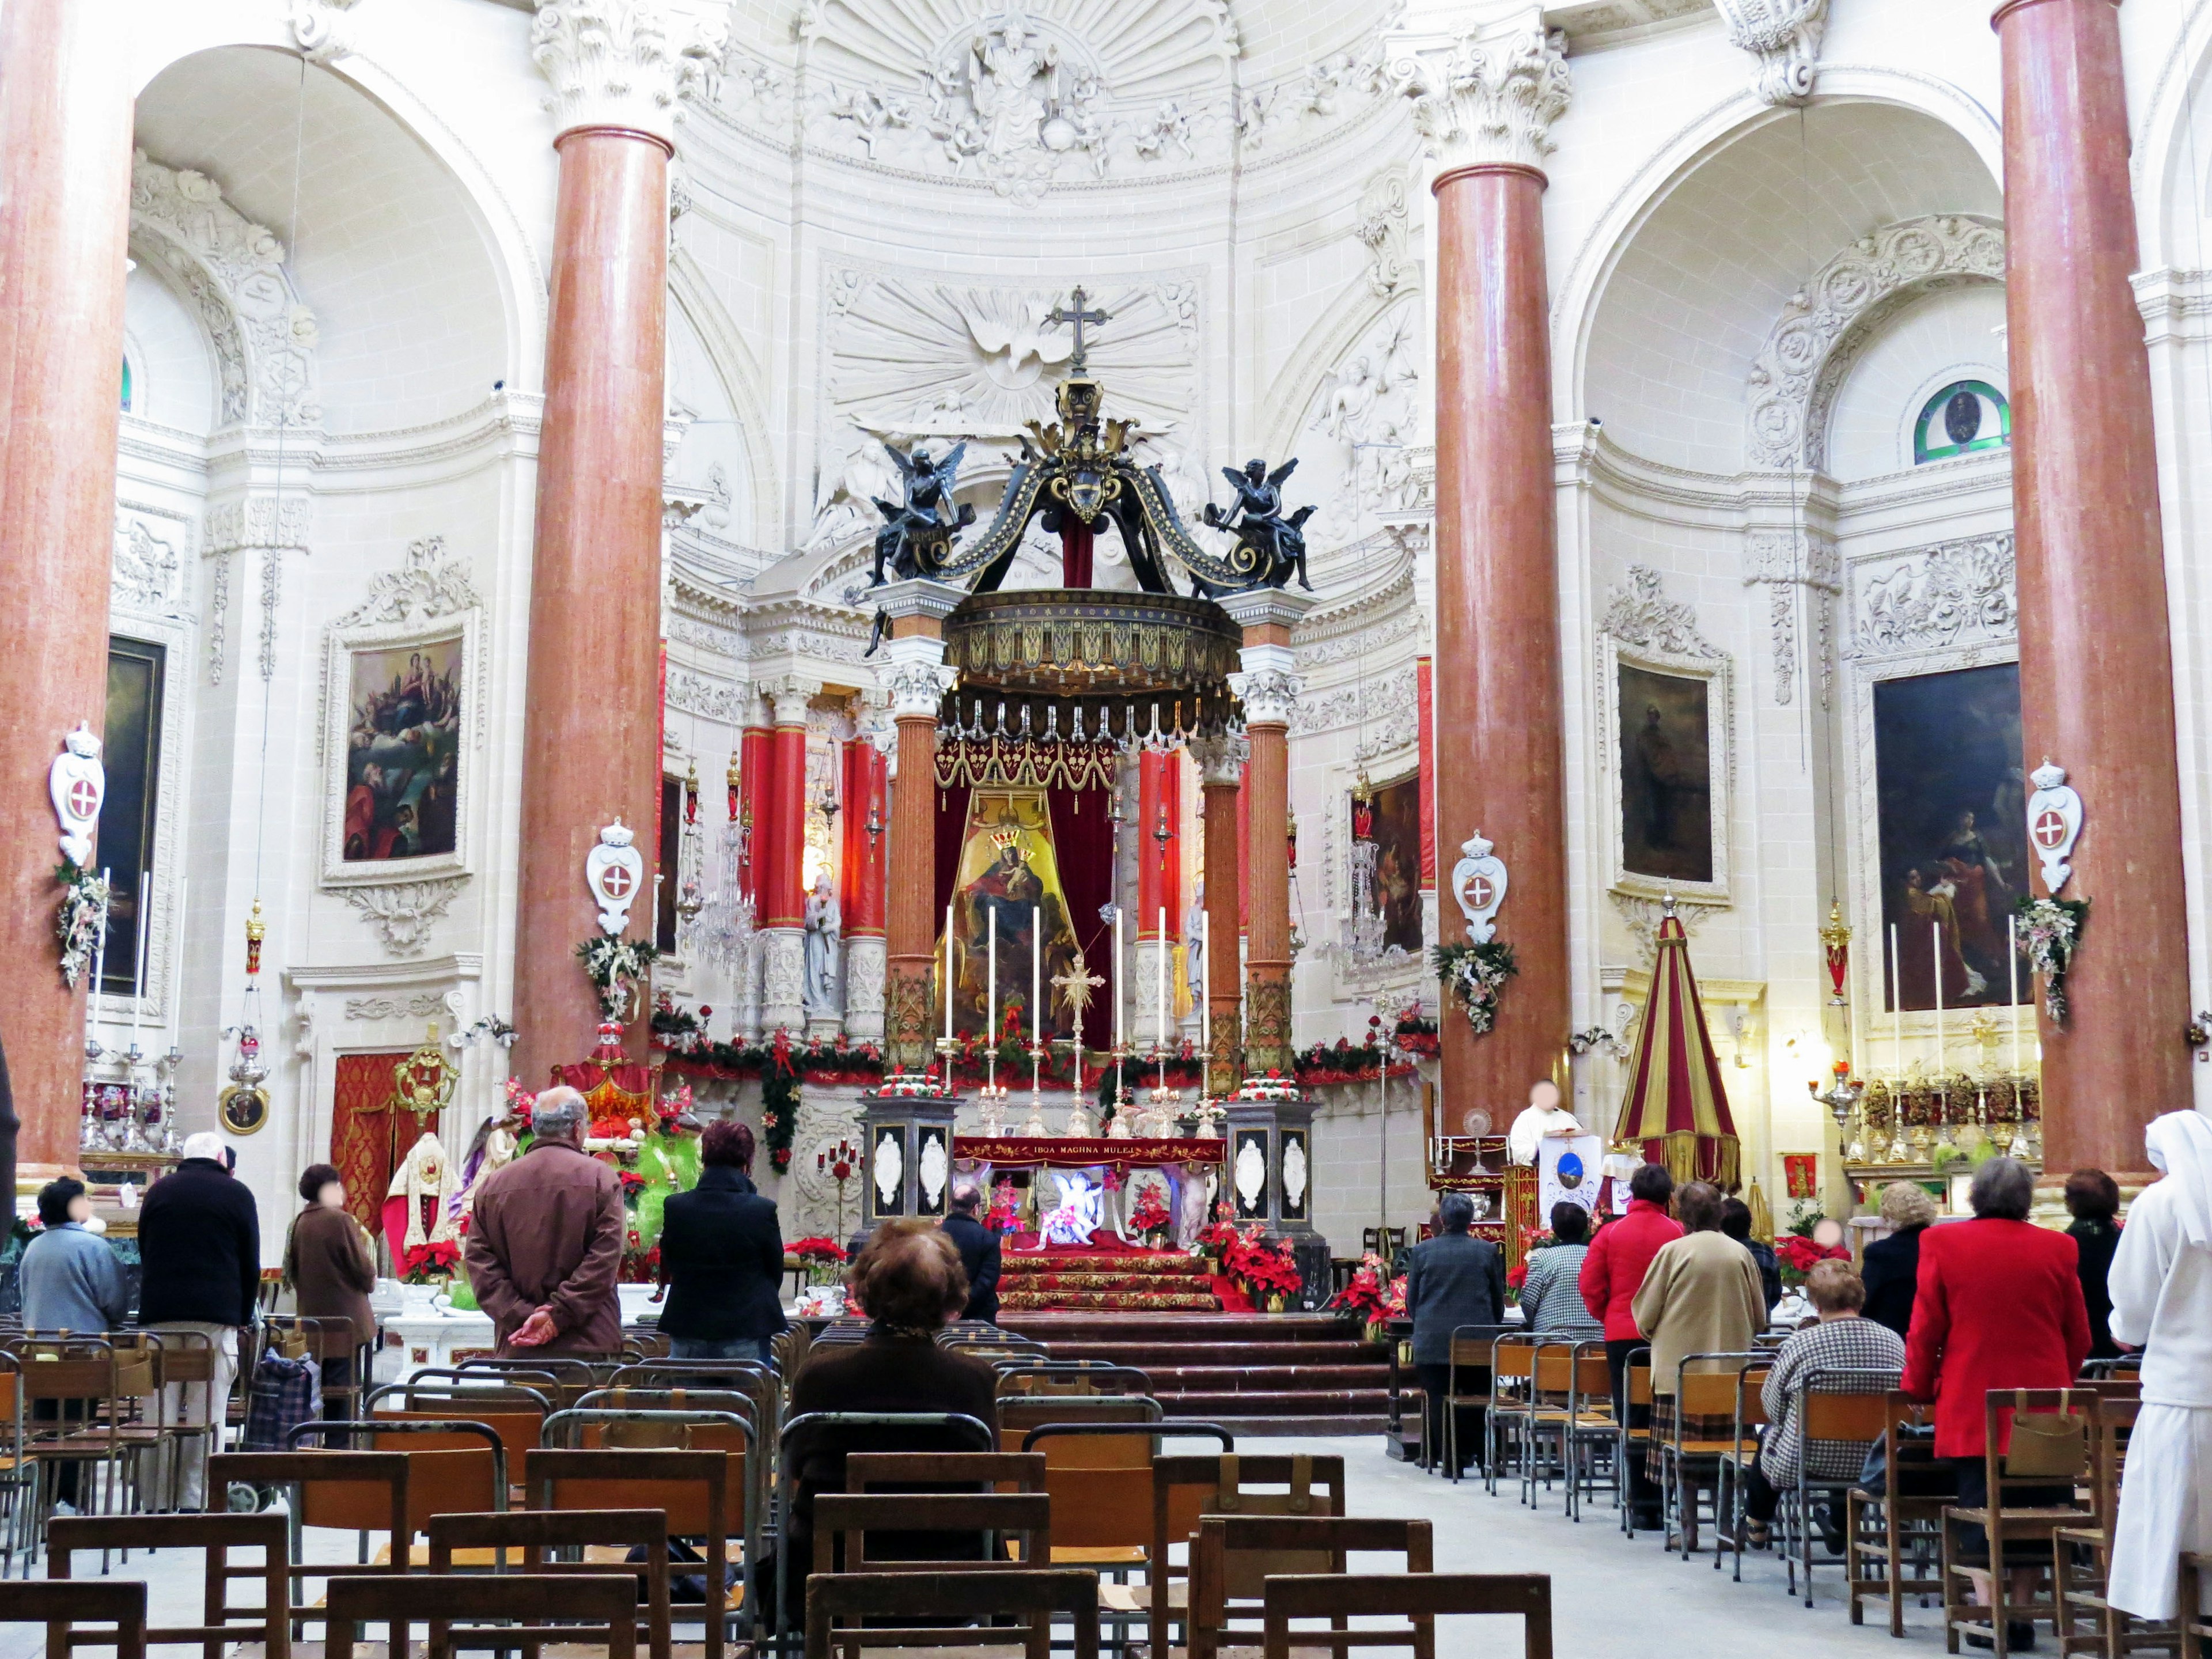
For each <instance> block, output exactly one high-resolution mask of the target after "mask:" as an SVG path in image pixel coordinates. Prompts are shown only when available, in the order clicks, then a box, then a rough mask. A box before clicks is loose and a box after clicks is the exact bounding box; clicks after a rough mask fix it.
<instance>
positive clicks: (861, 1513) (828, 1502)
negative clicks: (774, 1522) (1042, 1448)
mask: <svg viewBox="0 0 2212 1659" xmlns="http://www.w3.org/2000/svg"><path fill="white" fill-rule="evenodd" d="M886 1533H896V1534H901V1535H902V1536H901V1547H900V1553H899V1554H898V1555H897V1556H896V1559H876V1558H874V1557H872V1556H870V1555H869V1553H867V1541H868V1535H869V1534H877V1535H878V1537H880V1536H881V1535H882V1534H886ZM1015 1533H1018V1534H1021V1537H1022V1556H1021V1559H1022V1560H1023V1561H1024V1562H1028V1563H1030V1564H1031V1565H1034V1564H1036V1563H1037V1562H1045V1563H1049V1562H1050V1561H1051V1560H1052V1542H1053V1539H1052V1499H1051V1498H1049V1497H1048V1496H1047V1495H1046V1494H1044V1493H1043V1492H865V1493H863V1492H823V1493H821V1494H820V1495H818V1496H817V1498H815V1500H814V1571H816V1572H832V1571H837V1570H838V1567H839V1560H838V1554H837V1550H838V1546H839V1545H840V1543H841V1542H842V1544H843V1547H844V1548H843V1562H842V1567H843V1570H844V1571H848V1572H866V1571H871V1570H872V1571H878V1572H918V1571H934V1570H936V1569H937V1568H939V1567H943V1566H955V1567H968V1566H973V1565H982V1566H985V1567H987V1568H992V1569H994V1570H996V1571H1005V1570H1006V1567H1008V1566H1009V1565H1012V1564H1011V1563H1008V1562H1007V1561H1006V1559H1005V1557H1004V1556H1003V1555H998V1556H994V1555H993V1554H991V1553H989V1552H987V1550H985V1549H982V1548H978V1549H977V1550H976V1551H975V1553H973V1554H954V1555H934V1556H931V1555H915V1554H910V1553H908V1552H909V1551H912V1550H916V1549H924V1548H927V1547H928V1543H927V1541H934V1542H935V1543H936V1545H937V1547H940V1548H942V1547H945V1542H946V1541H947V1540H948V1539H951V1540H958V1539H960V1538H962V1537H963V1536H965V1537H969V1538H974V1537H975V1536H976V1535H977V1534H997V1535H998V1536H999V1537H1000V1538H1002V1539H1003V1538H1004V1537H1005V1536H1006V1534H1015Z"/></svg>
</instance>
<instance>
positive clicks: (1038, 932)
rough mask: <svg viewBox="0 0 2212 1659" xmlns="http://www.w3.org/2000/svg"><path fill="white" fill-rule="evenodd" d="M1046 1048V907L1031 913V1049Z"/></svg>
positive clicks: (1035, 908)
mask: <svg viewBox="0 0 2212 1659" xmlns="http://www.w3.org/2000/svg"><path fill="white" fill-rule="evenodd" d="M1043 1046H1044V906H1042V904H1039V905H1034V906H1032V907H1031V908H1030V1048H1042V1047H1043Z"/></svg>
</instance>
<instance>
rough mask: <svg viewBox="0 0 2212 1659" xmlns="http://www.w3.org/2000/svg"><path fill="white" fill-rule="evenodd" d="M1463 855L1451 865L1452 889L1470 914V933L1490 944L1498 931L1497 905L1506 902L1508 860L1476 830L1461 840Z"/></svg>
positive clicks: (1481, 943) (1474, 937) (1470, 936)
mask: <svg viewBox="0 0 2212 1659" xmlns="http://www.w3.org/2000/svg"><path fill="white" fill-rule="evenodd" d="M1459 850H1460V852H1461V854H1462V857H1461V859H1460V861H1459V862H1458V863H1457V864H1455V865H1454V866H1452V872H1451V884H1452V893H1453V896H1455V897H1456V898H1457V899H1458V900H1459V908H1460V909H1461V910H1462V912H1464V913H1465V915H1466V916H1467V936H1468V939H1472V940H1473V941H1474V943H1475V944H1477V945H1487V944H1489V943H1490V941H1491V939H1492V936H1493V935H1495V934H1496V933H1497V932H1498V927H1497V921H1496V917H1497V915H1498V906H1499V905H1501V904H1503V903H1504V902H1505V884H1506V876H1505V860H1504V859H1501V858H1499V857H1498V856H1497V854H1494V853H1492V851H1491V850H1490V842H1488V841H1486V840H1485V839H1484V838H1483V836H1482V833H1481V831H1480V830H1477V831H1476V832H1475V834H1474V837H1473V838H1472V839H1470V840H1468V841H1465V842H1461V843H1460V849H1459Z"/></svg>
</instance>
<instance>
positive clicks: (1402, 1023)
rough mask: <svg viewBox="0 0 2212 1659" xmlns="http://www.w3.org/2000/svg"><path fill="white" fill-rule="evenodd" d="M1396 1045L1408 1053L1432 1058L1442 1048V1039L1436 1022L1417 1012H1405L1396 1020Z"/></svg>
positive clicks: (1427, 1058) (1428, 1058) (1426, 1058)
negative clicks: (1405, 1013)
mask: <svg viewBox="0 0 2212 1659" xmlns="http://www.w3.org/2000/svg"><path fill="white" fill-rule="evenodd" d="M1396 1036H1397V1042H1398V1047H1399V1048H1401V1050H1403V1051H1404V1052H1405V1053H1407V1054H1419V1055H1420V1056H1421V1057H1422V1058H1423V1059H1425V1060H1434V1059H1435V1058H1436V1057H1437V1054H1438V1053H1439V1052H1440V1051H1441V1049H1442V1048H1443V1036H1442V1035H1441V1033H1439V1032H1438V1031H1437V1023H1436V1021H1434V1020H1432V1019H1425V1018H1423V1017H1422V1016H1420V1015H1419V1014H1407V1015H1405V1016H1404V1017H1403V1018H1401V1019H1400V1020H1399V1021H1398V1030H1397V1032H1396Z"/></svg>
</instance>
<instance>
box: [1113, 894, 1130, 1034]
mask: <svg viewBox="0 0 2212 1659" xmlns="http://www.w3.org/2000/svg"><path fill="white" fill-rule="evenodd" d="M1126 989H1127V984H1126V983H1125V981H1123V978H1122V963H1121V906H1120V905H1118V904H1117V905H1115V907H1114V1047H1115V1048H1116V1049H1119V1048H1121V1047H1122V1046H1123V1044H1122V1042H1121V1034H1122V1029H1123V1026H1122V1017H1123V1015H1124V1014H1125V1013H1127V1007H1126V1006H1124V1004H1123V1002H1122V995H1121V994H1122V992H1123V991H1124V990H1126Z"/></svg>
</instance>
